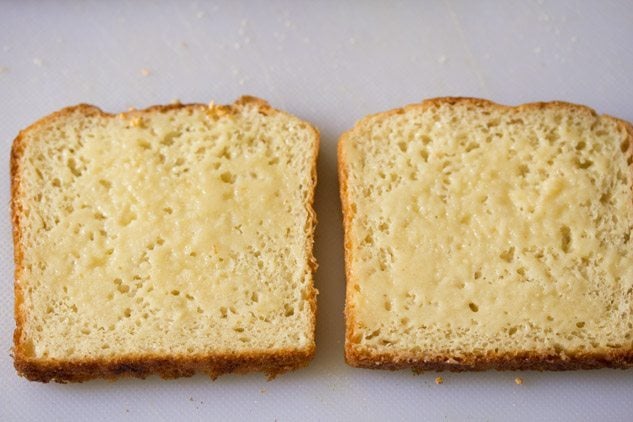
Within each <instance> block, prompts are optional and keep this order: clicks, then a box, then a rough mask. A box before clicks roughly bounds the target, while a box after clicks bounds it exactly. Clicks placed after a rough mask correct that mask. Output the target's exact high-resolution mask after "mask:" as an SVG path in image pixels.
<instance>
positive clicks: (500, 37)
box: [0, 0, 633, 422]
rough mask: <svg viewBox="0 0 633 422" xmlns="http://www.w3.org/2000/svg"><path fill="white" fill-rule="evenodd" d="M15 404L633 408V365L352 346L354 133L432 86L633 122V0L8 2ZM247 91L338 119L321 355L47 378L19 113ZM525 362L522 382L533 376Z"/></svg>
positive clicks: (3, 391)
mask: <svg viewBox="0 0 633 422" xmlns="http://www.w3.org/2000/svg"><path fill="white" fill-rule="evenodd" d="M0 66H1V71H0V100H1V102H0V155H1V156H2V159H1V160H0V166H1V168H0V174H2V177H1V178H0V203H1V204H3V206H4V207H5V209H4V212H3V215H4V218H3V219H0V236H2V242H0V271H1V274H2V277H1V280H2V282H1V283H0V350H2V351H3V353H2V356H1V357H0V420H2V421H13V420H34V421H35V420H48V421H58V420H59V421H72V420H103V421H111V420H132V421H135V422H138V421H143V420H148V421H149V420H151V421H155V420H183V421H185V420H187V421H188V420H211V419H215V420H248V419H257V420H265V421H266V420H267V421H274V420H279V421H283V420H363V421H366V420H401V419H418V420H420V419H431V420H535V419H538V420H553V419H556V420H574V421H575V420H627V419H628V420H632V419H633V371H615V370H600V371H582V372H567V373H536V372H526V373H522V374H517V373H497V372H487V373H467V374H446V373H445V374H443V377H444V380H445V382H444V384H443V385H435V383H434V378H435V376H436V374H434V373H427V374H423V375H420V376H414V375H412V373H411V372H409V371H400V372H382V371H370V370H360V369H353V368H350V367H348V366H346V365H345V363H344V361H343V295H344V275H343V248H342V229H341V218H340V205H339V200H338V191H337V189H338V182H337V176H336V141H337V138H338V136H339V135H340V134H341V132H342V131H344V130H346V129H348V128H349V127H351V126H352V125H353V124H354V122H355V120H357V119H359V118H360V117H362V116H364V115H366V114H368V113H373V112H378V111H382V110H386V109H390V108H393V107H397V106H400V105H403V104H406V103H411V102H417V101H419V100H421V99H423V98H428V97H434V96H446V95H460V96H479V97H485V98H490V99H493V100H495V101H498V102H501V103H507V104H517V103H521V102H527V101H537V100H552V99H559V100H566V101H572V102H578V103H582V104H588V105H590V106H593V107H594V108H596V109H597V110H598V111H599V112H602V113H608V114H612V115H615V116H619V117H622V118H624V119H628V120H632V121H633V3H631V2H628V1H613V2H602V1H600V2H591V1H578V2H572V1H569V2H562V1H536V2H532V1H525V2H509V1H487V2H477V1H456V0H445V1H427V2H410V3H409V2H389V1H384V2H378V1H367V2H362V1H358V2H340V1H326V2H319V3H318V4H317V3H316V2H307V1H306V2H302V1H295V2H293V1H286V2H283V1H273V2H255V1H252V2H228V1H227V2H221V3H206V2H190V1H182V2H175V1H174V2H163V1H130V2H124V1H109V2H105V1H104V2H98V3H97V2H92V1H75V2H73V1H59V2H54V1H42V2H36V1H28V2H8V1H6V2H2V3H0ZM244 93H248V94H252V95H256V96H260V97H263V98H266V99H268V100H269V101H270V103H271V104H272V105H273V106H275V107H278V108H281V109H284V110H287V111H289V112H291V113H294V114H296V115H298V116H300V117H302V118H304V119H306V120H309V121H311V122H313V123H314V124H315V125H316V126H317V127H319V129H320V130H321V135H322V146H321V153H320V158H319V164H318V171H319V173H318V175H319V186H318V188H317V197H316V210H317V213H318V218H319V226H318V228H317V232H316V256H317V258H318V260H319V264H320V267H319V271H318V272H317V274H316V284H317V287H318V289H319V290H320V292H321V294H320V295H319V317H318V332H317V354H316V358H315V359H314V361H313V362H312V364H311V365H310V366H309V367H308V368H306V369H303V370H299V371H296V372H294V373H290V374H287V375H284V376H281V377H279V378H277V379H276V380H274V381H272V382H267V381H266V380H265V378H264V376H262V375H258V374H253V375H246V376H234V375H229V376H225V377H221V378H220V379H218V380H217V381H215V382H211V381H210V380H209V379H208V378H206V377H204V376H196V377H193V378H189V379H180V380H176V381H162V380H160V379H158V378H156V377H152V378H149V379H147V380H145V381H142V380H132V379H126V380H122V381H118V382H114V383H112V382H105V381H95V382H89V383H85V384H80V385H57V384H49V385H44V384H39V383H30V382H27V381H25V380H24V379H21V378H19V377H17V376H16V374H15V371H14V369H13V366H12V359H11V358H10V356H9V353H10V347H11V336H12V332H13V329H14V322H13V291H12V277H13V264H12V241H11V229H10V222H9V217H8V215H9V213H8V203H9V150H10V146H11V141H12V139H13V138H14V137H15V136H16V135H17V133H18V131H19V130H20V129H22V128H24V127H26V126H27V125H28V124H30V123H31V122H33V121H34V120H36V119H38V118H39V117H42V116H44V115H46V114H48V113H50V112H52V111H55V110H57V109H59V108H61V107H64V106H67V105H71V104H76V103H79V102H87V103H92V104H95V105H98V106H100V107H101V108H103V109H104V110H106V111H113V112H116V111H123V110H126V109H127V108H128V107H130V106H137V107H145V106H149V105H152V104H160V103H168V102H170V101H171V100H173V99H180V100H181V101H183V102H208V101H209V100H211V99H214V100H215V101H216V102H219V103H223V102H232V101H233V100H234V99H235V98H237V97H238V96H239V95H241V94H244ZM517 375H521V376H522V377H523V379H524V384H523V385H515V383H514V378H515V376H517Z"/></svg>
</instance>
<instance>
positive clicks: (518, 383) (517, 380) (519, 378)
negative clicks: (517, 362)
mask: <svg viewBox="0 0 633 422" xmlns="http://www.w3.org/2000/svg"><path fill="white" fill-rule="evenodd" d="M514 383H515V384H516V385H521V384H523V378H521V377H516V378H515V379H514Z"/></svg>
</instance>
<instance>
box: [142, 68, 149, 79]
mask: <svg viewBox="0 0 633 422" xmlns="http://www.w3.org/2000/svg"><path fill="white" fill-rule="evenodd" d="M150 73H151V72H150V71H149V69H148V68H146V67H144V68H142V69H141V76H143V77H146V76H149V74H150Z"/></svg>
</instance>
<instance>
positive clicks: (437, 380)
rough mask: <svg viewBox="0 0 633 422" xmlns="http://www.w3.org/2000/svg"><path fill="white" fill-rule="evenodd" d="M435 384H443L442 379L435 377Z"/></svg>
mask: <svg viewBox="0 0 633 422" xmlns="http://www.w3.org/2000/svg"><path fill="white" fill-rule="evenodd" d="M435 383H436V384H437V385H440V384H444V378H442V377H435Z"/></svg>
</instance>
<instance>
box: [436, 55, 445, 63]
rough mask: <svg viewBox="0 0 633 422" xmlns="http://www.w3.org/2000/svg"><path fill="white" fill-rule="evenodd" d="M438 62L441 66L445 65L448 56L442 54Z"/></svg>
mask: <svg viewBox="0 0 633 422" xmlns="http://www.w3.org/2000/svg"><path fill="white" fill-rule="evenodd" d="M437 62H438V63H439V64H444V63H446V56H445V55H443V54H442V55H441V56H440V57H438V58H437Z"/></svg>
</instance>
